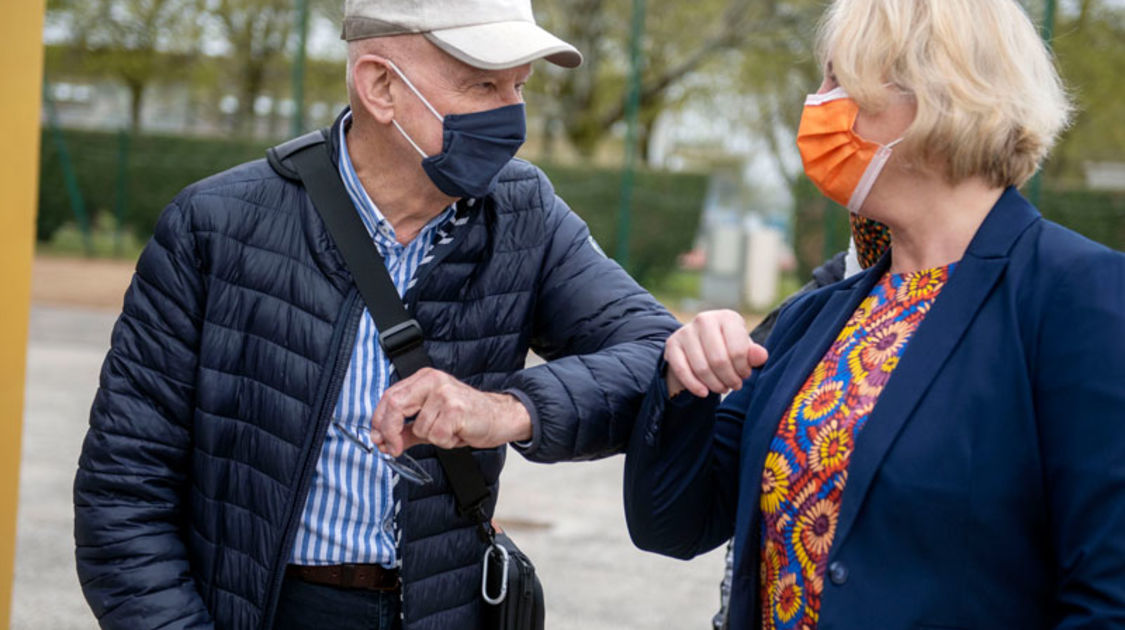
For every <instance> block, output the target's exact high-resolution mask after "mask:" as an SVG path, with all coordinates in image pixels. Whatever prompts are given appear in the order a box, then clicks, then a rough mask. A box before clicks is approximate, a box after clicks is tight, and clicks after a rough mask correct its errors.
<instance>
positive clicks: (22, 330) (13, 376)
mask: <svg viewBox="0 0 1125 630" xmlns="http://www.w3.org/2000/svg"><path fill="white" fill-rule="evenodd" d="M43 9H44V0H20V1H19V2H10V3H7V7H6V9H5V18H4V19H3V20H0V41H2V42H4V47H3V48H0V137H2V138H5V139H6V140H7V150H6V151H2V152H0V208H3V212H0V287H3V291H4V294H3V297H4V299H2V300H0V628H7V627H9V626H10V625H11V616H12V582H13V577H14V571H15V551H16V508H17V506H18V504H19V501H18V498H19V472H20V444H21V439H20V438H21V434H22V429H23V391H24V371H25V365H26V363H27V325H28V309H29V308H30V304H31V257H32V252H33V250H34V246H35V208H36V202H37V197H38V190H39V187H38V179H39V133H40V132H39V107H40V95H41V94H42V87H41V86H42V81H43Z"/></svg>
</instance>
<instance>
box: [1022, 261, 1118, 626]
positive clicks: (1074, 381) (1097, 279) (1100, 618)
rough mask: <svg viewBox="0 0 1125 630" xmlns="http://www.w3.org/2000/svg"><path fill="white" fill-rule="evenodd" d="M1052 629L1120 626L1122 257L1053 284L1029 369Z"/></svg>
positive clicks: (1081, 267)
mask: <svg viewBox="0 0 1125 630" xmlns="http://www.w3.org/2000/svg"><path fill="white" fill-rule="evenodd" d="M1035 393H1036V414H1037V417H1038V423H1039V430H1040V432H1041V438H1040V439H1041V448H1042V449H1043V462H1044V466H1045V468H1046V475H1045V483H1046V488H1047V493H1048V501H1049V504H1048V508H1049V514H1050V516H1049V518H1050V523H1051V536H1052V543H1053V545H1052V550H1053V552H1054V554H1055V560H1056V563H1057V564H1056V566H1057V571H1058V581H1057V584H1058V587H1057V588H1058V593H1057V610H1058V613H1059V618H1058V620H1057V622H1056V626H1055V627H1056V628H1057V629H1058V630H1064V629H1076V628H1093V627H1098V628H1108V627H1111V626H1112V627H1115V628H1119V627H1125V256H1122V255H1121V254H1120V253H1117V252H1111V251H1109V250H1102V251H1101V252H1100V255H1098V256H1095V257H1087V258H1084V259H1083V261H1082V262H1081V263H1080V264H1077V265H1074V266H1072V268H1071V269H1070V270H1069V272H1068V273H1067V274H1066V275H1065V276H1064V277H1063V278H1061V279H1059V280H1058V281H1056V282H1055V288H1054V291H1053V295H1052V296H1051V298H1050V302H1049V303H1048V305H1047V308H1046V311H1045V316H1044V318H1043V320H1042V328H1041V330H1040V345H1039V355H1038V357H1037V359H1036V361H1035Z"/></svg>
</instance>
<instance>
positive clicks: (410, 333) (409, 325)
mask: <svg viewBox="0 0 1125 630" xmlns="http://www.w3.org/2000/svg"><path fill="white" fill-rule="evenodd" d="M422 339H423V335H422V326H421V325H420V324H419V323H418V320H416V319H408V320H406V321H405V322H402V323H401V324H396V325H394V326H391V327H390V328H389V329H387V330H386V331H384V332H381V333H379V345H380V346H381V347H382V348H383V352H385V353H386V354H387V357H389V358H391V359H394V358H396V357H399V356H401V355H403V354H406V353H407V352H410V351H411V350H413V349H415V348H417V347H418V346H420V345H422Z"/></svg>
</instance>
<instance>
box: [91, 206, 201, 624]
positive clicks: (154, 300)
mask: <svg viewBox="0 0 1125 630" xmlns="http://www.w3.org/2000/svg"><path fill="white" fill-rule="evenodd" d="M193 252H194V248H193V246H192V239H191V235H190V233H189V231H188V227H187V221H186V220H185V216H184V213H183V212H182V211H181V209H180V207H179V206H177V205H176V203H175V202H174V203H173V205H171V206H169V207H168V208H167V209H166V210H165V211H164V213H163V215H162V216H161V219H160V221H159V223H158V225H157V227H156V231H155V234H154V236H153V239H152V240H151V241H150V242H149V244H148V245H147V246H146V247H145V250H144V252H143V253H142V254H141V257H140V260H139V261H138V263H137V271H136V274H135V275H134V276H133V281H132V284H131V286H130V287H129V290H128V292H127V293H126V295H125V303H124V308H123V312H122V315H121V317H120V318H119V319H118V321H117V323H116V325H115V326H114V330H113V337H112V341H111V345H110V350H109V354H108V355H107V356H106V359H105V363H104V364H103V365H102V372H101V381H100V386H99V388H98V392H97V394H96V397H95V398H94V403H93V407H92V409H91V411H90V426H89V430H88V432H87V434H86V439H85V442H84V444H83V446H82V454H81V457H80V459H79V462H78V472H77V475H76V477H75V480H74V539H75V544H76V561H77V568H78V577H79V580H80V582H81V585H82V591H83V593H84V594H85V596H86V601H87V602H88V603H89V605H90V608H91V609H92V610H93V612H94V615H95V616H96V617H97V619H98V623H99V624H100V625H101V627H102V628H120V629H122V630H127V629H134V628H156V627H160V628H176V629H187V628H193V629H204V628H213V622H212V619H211V616H210V614H209V613H208V611H207V608H206V606H205V605H204V602H203V600H202V598H201V597H200V594H199V592H198V591H197V589H196V584H195V580H194V579H193V577H192V573H191V568H190V566H189V563H188V551H187V547H186V545H185V541H184V532H185V528H186V517H185V512H186V508H185V501H186V497H187V494H188V478H187V476H188V467H189V452H190V445H191V430H190V426H191V422H192V417H193V411H192V409H193V404H194V398H195V372H196V365H197V356H198V355H197V349H198V345H199V338H200V327H201V322H202V294H203V282H202V280H201V277H200V273H199V269H198V266H197V264H196V257H195V256H194V254H193Z"/></svg>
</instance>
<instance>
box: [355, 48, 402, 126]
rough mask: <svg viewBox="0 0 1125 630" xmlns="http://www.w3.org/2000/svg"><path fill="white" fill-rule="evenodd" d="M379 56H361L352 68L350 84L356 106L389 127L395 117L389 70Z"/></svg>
mask: <svg viewBox="0 0 1125 630" xmlns="http://www.w3.org/2000/svg"><path fill="white" fill-rule="evenodd" d="M388 63H389V62H388V61H387V60H386V59H385V58H383V57H380V56H379V55H374V54H367V55H361V56H360V57H359V58H357V59H356V60H355V64H354V65H353V66H352V84H353V86H354V89H355V95H356V99H357V101H358V103H357V104H358V105H360V106H361V107H363V108H364V109H365V110H367V112H368V114H369V115H370V116H371V117H372V118H374V119H375V120H376V121H377V122H379V123H381V124H384V125H389V124H391V120H393V119H394V116H395V107H394V97H393V96H392V95H391V70H390V67H389V66H388Z"/></svg>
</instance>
